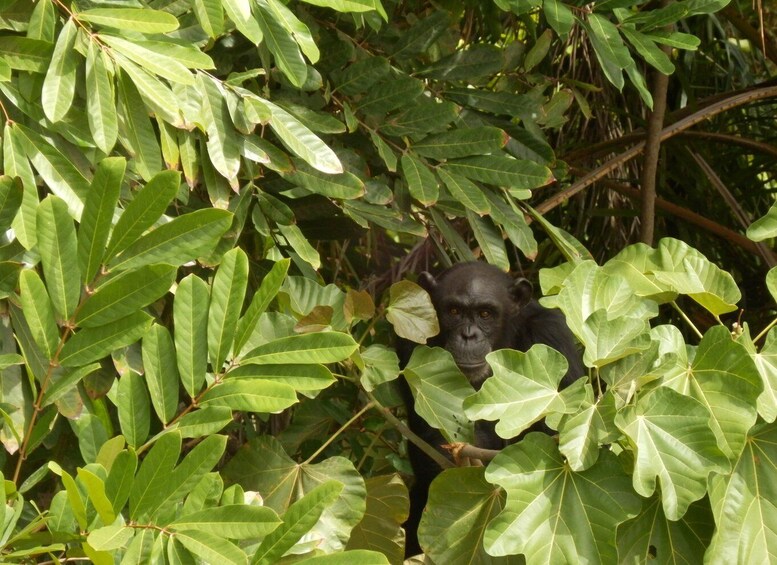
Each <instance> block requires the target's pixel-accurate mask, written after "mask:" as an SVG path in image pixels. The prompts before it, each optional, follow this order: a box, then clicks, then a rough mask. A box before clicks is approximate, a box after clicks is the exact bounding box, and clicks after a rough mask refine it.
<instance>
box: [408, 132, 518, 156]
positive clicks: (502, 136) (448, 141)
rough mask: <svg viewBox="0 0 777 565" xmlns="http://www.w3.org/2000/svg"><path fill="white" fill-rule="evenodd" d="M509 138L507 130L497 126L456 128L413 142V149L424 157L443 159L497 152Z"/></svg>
mask: <svg viewBox="0 0 777 565" xmlns="http://www.w3.org/2000/svg"><path fill="white" fill-rule="evenodd" d="M508 139H509V137H508V135H507V134H506V133H505V132H503V131H502V130H501V129H499V128H495V127H476V128H455V129H452V130H449V131H447V132H444V133H438V134H436V135H430V136H428V137H425V138H424V139H422V140H421V141H419V142H417V143H415V144H413V149H414V150H415V151H416V152H417V153H418V154H420V155H423V156H424V157H431V158H432V159H437V160H438V161H442V160H446V159H458V158H460V157H469V156H470V155H487V154H489V153H496V152H498V151H499V150H500V149H502V147H504V145H505V144H506V143H507V141H508Z"/></svg>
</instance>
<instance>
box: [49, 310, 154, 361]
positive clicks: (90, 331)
mask: <svg viewBox="0 0 777 565" xmlns="http://www.w3.org/2000/svg"><path fill="white" fill-rule="evenodd" d="M151 320H152V318H151V316H149V315H148V314H146V313H145V312H135V313H134V314H130V315H129V316H127V317H126V318H122V319H120V320H116V321H115V322H111V323H110V324H106V325H104V326H98V327H95V328H84V329H82V330H80V331H78V332H76V333H75V334H74V335H73V337H71V338H70V339H69V340H68V342H67V343H66V344H65V346H64V347H63V348H62V352H61V353H60V356H59V362H60V364H61V365H62V366H63V367H77V366H79V365H86V364H87V363H90V362H92V361H96V360H97V359H102V358H103V357H105V356H106V355H108V354H109V353H111V352H113V351H115V350H116V349H119V348H121V347H126V346H128V345H130V344H132V343H135V342H136V341H137V340H138V339H140V336H142V335H143V334H144V333H145V332H146V330H147V329H148V327H149V326H150V325H151Z"/></svg>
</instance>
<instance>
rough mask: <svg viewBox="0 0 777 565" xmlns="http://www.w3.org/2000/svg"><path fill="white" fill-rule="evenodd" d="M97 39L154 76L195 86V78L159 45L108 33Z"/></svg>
mask: <svg viewBox="0 0 777 565" xmlns="http://www.w3.org/2000/svg"><path fill="white" fill-rule="evenodd" d="M143 11H145V10H143ZM97 37H98V38H99V39H100V41H103V42H104V43H106V44H107V45H109V46H110V47H112V48H113V49H115V50H116V51H118V52H119V53H121V54H122V55H124V56H125V57H127V58H128V59H129V60H131V61H132V62H134V63H136V64H137V65H140V66H141V67H143V68H144V69H146V70H148V71H149V72H151V73H152V74H155V75H159V76H161V77H163V78H166V79H168V80H170V81H172V82H177V83H180V84H194V76H192V73H191V72H189V70H188V69H187V68H186V66H185V65H183V64H182V63H180V62H178V60H177V59H175V58H173V57H170V56H168V55H165V54H163V53H162V52H161V50H160V49H159V45H158V43H152V44H148V43H145V42H142V41H129V40H127V39H124V38H122V37H118V36H116V35H110V34H107V33H100V34H98V35H97Z"/></svg>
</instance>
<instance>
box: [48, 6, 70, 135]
mask: <svg viewBox="0 0 777 565" xmlns="http://www.w3.org/2000/svg"><path fill="white" fill-rule="evenodd" d="M77 34H78V29H77V28H76V23H75V21H74V20H73V19H72V18H71V19H68V20H67V22H66V23H65V25H64V26H63V27H62V31H61V32H60V33H59V37H58V38H57V42H56V44H55V45H54V53H53V55H52V56H51V63H50V65H49V68H48V70H47V71H46V78H45V79H44V80H43V88H42V89H41V106H43V111H44V113H45V114H46V117H47V118H48V119H49V120H51V121H52V122H58V121H60V120H61V119H62V118H64V117H65V114H67V111H68V110H69V109H70V106H71V104H72V103H73V97H74V96H75V92H76V71H77V67H78V63H79V60H78V54H77V51H76V50H75V49H74V45H75V41H76V35H77Z"/></svg>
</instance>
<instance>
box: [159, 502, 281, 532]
mask: <svg viewBox="0 0 777 565" xmlns="http://www.w3.org/2000/svg"><path fill="white" fill-rule="evenodd" d="M282 523H283V521H282V520H281V519H280V518H278V514H276V513H275V511H274V510H272V509H271V508H266V507H264V506H248V505H246V504H229V505H227V506H219V507H218V508H204V509H203V510H200V511H198V512H192V513H191V514H185V515H183V516H181V517H180V518H176V520H175V521H173V522H172V523H170V524H168V526H167V527H169V528H171V529H173V530H175V531H179V532H180V531H195V532H210V533H212V534H215V535H217V536H223V537H225V538H230V539H252V538H263V537H264V536H266V535H267V534H269V533H270V532H271V531H273V530H274V529H275V528H277V527H278V526H279V525H280V524H282Z"/></svg>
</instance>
